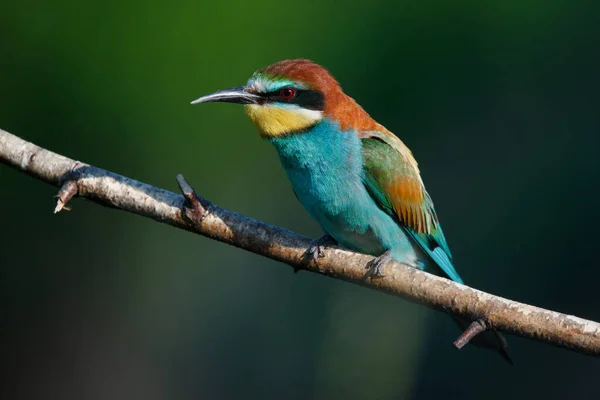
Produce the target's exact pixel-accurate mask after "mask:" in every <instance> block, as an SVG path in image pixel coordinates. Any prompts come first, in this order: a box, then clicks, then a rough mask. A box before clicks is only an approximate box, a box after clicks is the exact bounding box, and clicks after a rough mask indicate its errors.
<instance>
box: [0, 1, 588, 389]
mask: <svg viewBox="0 0 600 400" xmlns="http://www.w3.org/2000/svg"><path fill="white" fill-rule="evenodd" d="M596 8H597V7H596V6H595V5H594V2H591V1H590V2H586V3H584V2H578V1H575V2H571V1H566V0H565V1H553V0H550V1H548V0H546V1H543V0H539V1H534V0H498V1H485V2H483V1H482V2H461V1H459V2H446V1H441V0H440V1H417V0H401V1H398V0H395V1H370V2H365V3H364V4H360V5H359V4H353V3H349V2H344V3H339V2H337V4H336V2H324V1H318V2H313V1H303V2H295V3H291V2H283V1H258V0H257V1H253V2H248V1H224V2H216V1H210V2H209V1H187V0H181V1H179V0H175V1H172V2H160V1H141V0H120V1H112V0H108V1H102V2H91V1H80V2H75V1H65V0H56V1H52V2H50V1H44V0H26V1H21V2H16V1H5V2H3V3H2V4H1V5H0V32H1V33H2V34H1V35H0V93H1V96H0V126H1V127H2V128H3V129H6V130H8V131H10V132H12V133H14V134H17V135H19V136H21V137H23V138H25V139H28V140H31V141H33V142H35V143H37V144H39V145H41V146H44V147H46V148H49V149H51V150H54V151H56V152H58V153H62V154H65V155H67V156H69V157H72V158H75V159H80V160H82V161H85V162H88V163H91V164H94V165H97V166H99V167H102V168H106V169H109V170H111V171H114V172H117V173H120V174H123V175H126V176H130V177H133V178H136V179H139V180H141V181H144V182H147V183H150V184H153V185H156V186H160V187H163V188H167V189H171V190H176V183H175V175H176V174H177V173H183V174H184V175H185V176H186V177H187V178H188V180H189V181H190V182H191V183H192V184H193V185H194V186H195V188H196V189H197V190H198V191H199V192H200V193H201V194H202V195H204V196H205V197H207V198H208V199H210V200H212V201H214V202H216V203H217V204H219V205H221V206H223V207H226V208H228V209H231V210H235V211H237V212H240V213H243V214H246V215H249V216H252V217H254V218H258V219H261V220H264V221H267V222H269V223H272V224H277V225H280V226H283V227H286V228H289V229H292V230H295V231H298V232H301V233H303V234H307V235H311V236H315V237H316V236H318V235H319V234H320V231H319V229H318V227H317V225H316V224H315V223H314V222H312V221H311V220H310V219H309V217H308V215H307V214H306V213H305V212H304V210H303V209H302V208H301V206H300V204H299V203H298V202H297V201H296V199H295V198H294V195H293V193H292V191H291V189H290V188H289V186H288V183H287V181H286V178H285V176H284V173H283V172H282V169H281V168H280V166H279V163H278V159H277V157H276V154H275V151H274V150H273V149H272V148H271V147H270V145H268V143H266V142H263V141H261V140H260V139H259V137H258V135H257V134H256V131H255V129H254V127H253V126H252V125H251V124H250V122H249V121H247V120H246V118H245V116H244V113H243V110H242V108H241V107H239V106H234V105H226V104H207V105H202V106H190V105H189V101H190V100H193V99H195V98H196V97H198V96H200V95H203V94H206V93H209V92H212V91H214V90H217V89H220V88H225V87H230V86H236V85H240V84H243V83H244V82H245V81H246V79H247V78H248V77H249V76H250V74H251V73H252V72H253V71H254V70H256V69H258V68H261V67H263V66H265V65H267V64H270V63H272V62H274V61H277V60H280V59H285V58H297V57H305V58H311V59H313V60H315V61H317V62H319V63H321V64H323V65H325V66H326V67H327V68H328V69H329V70H330V71H331V72H332V73H333V74H334V75H335V76H336V77H337V78H338V79H339V80H340V81H341V82H342V84H343V87H344V89H345V90H346V92H347V93H349V94H350V95H351V96H353V97H355V98H356V99H357V100H358V101H359V103H361V104H362V105H363V106H364V107H365V108H366V109H367V111H369V112H370V113H371V114H372V115H373V116H374V117H375V118H376V119H377V120H378V121H380V122H381V123H383V124H384V125H385V126H386V127H388V128H389V129H390V130H392V131H393V132H395V133H396V134H397V135H398V136H400V137H401V138H402V139H403V140H404V141H405V142H406V143H407V144H408V146H409V147H410V148H411V149H412V150H413V152H414V153H415V155H416V157H417V159H418V161H419V163H420V165H421V169H422V174H423V177H424V179H425V182H426V183H427V188H428V190H429V192H430V194H431V195H432V197H433V199H434V200H435V203H436V207H437V210H438V213H439V215H440V218H441V220H442V223H443V226H444V230H445V232H446V236H447V237H448V241H449V244H450V247H451V249H452V251H453V253H454V256H455V261H456V266H457V269H458V270H459V271H460V273H461V274H462V275H463V277H464V279H465V281H466V282H467V283H468V284H470V285H472V286H474V287H476V288H479V289H482V290H485V291H489V292H491V293H495V294H498V295H502V296H505V297H508V298H511V299H515V300H519V301H523V302H527V303H531V304H535V305H538V306H542V307H545V308H550V309H555V310H558V311H562V312H567V313H572V314H576V315H578V316H581V317H585V318H589V319H593V320H596V321H598V320H600V296H599V290H600V289H599V285H598V282H599V279H600V268H598V248H599V245H598V242H599V240H600V235H599V233H598V232H599V231H598V229H597V225H598V222H600V211H599V210H600V208H599V207H598V205H599V204H600V183H599V182H598V174H599V172H600V160H599V157H598V156H599V154H600V151H599V144H600V141H599V139H598V127H599V126H600V120H599V118H598V108H599V106H600V102H599V100H598V89H599V87H600V85H599V83H600V78H599V74H598V70H599V62H598V61H599V49H600V28H599V26H600V25H599V22H600V21H599V17H598V15H599V14H598V13H597V12H596ZM0 179H1V180H0V183H1V185H0V193H1V194H2V195H1V196H0V274H1V275H0V310H1V315H0V321H1V322H0V334H1V338H0V350H1V357H0V359H1V362H2V367H3V368H2V371H3V372H2V383H1V389H0V390H1V391H2V398H3V399H38V398H45V399H128V400H130V399H228V398H247V399H267V398H277V399H280V398H284V399H310V398H315V399H332V398H357V399H358V398H362V399H407V398H415V399H439V398H461V399H481V398H486V399H507V398H511V399H512V398H514V399H517V398H580V399H597V398H598V396H599V393H600V392H599V388H598V374H599V373H600V361H598V360H597V359H594V358H591V357H587V356H583V355H579V354H575V353H571V352H568V351H566V350H562V349H558V348H554V347H551V346H548V345H543V344H539V343H535V342H530V341H527V340H524V339H520V338H515V337H509V341H510V345H511V347H512V355H513V357H514V359H515V361H516V365H515V366H514V367H512V368H511V367H509V366H508V365H506V364H505V363H504V361H503V360H502V359H501V358H500V357H498V356H496V355H495V354H493V353H489V352H486V351H483V350H479V349H473V348H467V349H465V350H464V351H462V352H457V351H455V350H454V349H453V348H452V346H451V342H452V341H453V340H454V339H455V338H456V336H457V335H458V334H459V332H458V330H457V328H456V327H455V326H454V324H453V322H452V321H451V319H450V318H448V317H447V316H445V315H443V314H441V313H438V312H434V311H431V310H428V309H426V308H424V307H421V306H417V305H413V304H410V303H407V302H405V301H403V300H400V299H397V298H393V297H390V296H387V295H384V294H381V293H378V292H375V291H370V290H367V289H364V288H360V287H356V286H353V285H350V284H346V283H343V282H338V281H335V280H332V279H327V278H324V277H321V276H316V275H311V274H308V273H302V272H301V273H299V274H293V273H292V270H291V268H286V267H284V266H282V265H279V264H277V263H275V262H273V261H270V260H267V259H264V258H261V257H258V256H256V255H252V254H250V253H246V252H244V251H241V250H238V249H235V248H232V247H228V246H226V245H223V244H220V243H216V242H213V241H210V240H208V239H206V238H202V237H198V236H195V235H192V234H189V233H186V232H183V231H179V230H176V229H173V228H171V227H168V226H166V225H161V224H158V223H156V222H153V221H151V220H149V219H144V218H141V217H137V216H134V215H130V214H127V213H124V212H119V211H115V210H110V209H106V208H102V207H100V206H97V205H95V204H92V203H89V202H85V201H83V200H77V199H76V200H74V201H73V202H72V204H71V206H72V207H73V211H71V212H64V213H61V214H60V215H53V214H52V209H53V207H54V199H53V195H55V194H56V189H55V188H52V187H50V186H48V185H46V184H43V183H41V182H39V181H36V180H34V179H32V178H30V177H27V176H25V175H23V174H20V173H18V172H16V171H14V170H12V169H10V168H8V167H6V166H4V165H0Z"/></svg>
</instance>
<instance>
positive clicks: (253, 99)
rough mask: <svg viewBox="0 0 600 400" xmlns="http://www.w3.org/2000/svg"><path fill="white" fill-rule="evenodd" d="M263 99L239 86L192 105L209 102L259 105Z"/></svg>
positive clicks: (221, 91)
mask: <svg viewBox="0 0 600 400" xmlns="http://www.w3.org/2000/svg"><path fill="white" fill-rule="evenodd" d="M261 98H262V97H260V96H257V95H255V94H254V93H250V92H249V91H248V88H247V87H245V86H238V87H234V88H231V89H223V90H219V91H218V92H214V93H212V94H207V95H206V96H202V97H200V98H198V99H196V100H194V101H192V103H191V104H198V103H209V102H218V101H221V102H226V103H238V104H258V102H259V100H260V99H261Z"/></svg>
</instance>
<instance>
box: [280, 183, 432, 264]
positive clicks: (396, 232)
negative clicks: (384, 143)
mask: <svg viewBox="0 0 600 400" xmlns="http://www.w3.org/2000/svg"><path fill="white" fill-rule="evenodd" d="M292 175H293V174H292ZM290 180H291V181H292V185H293V186H294V191H295V192H296V195H297V196H298V199H299V200H300V202H301V203H302V204H303V205H304V207H305V208H306V209H307V211H308V212H309V213H310V215H311V216H312V217H313V218H314V219H315V220H316V221H317V222H318V223H319V224H320V225H321V227H322V228H323V230H325V232H327V233H328V234H329V235H331V236H332V237H333V238H334V239H335V240H336V241H337V242H338V243H339V244H340V245H342V246H344V247H347V248H349V249H353V250H356V251H359V252H361V253H365V254H371V255H375V256H378V255H381V254H383V253H384V252H385V251H387V250H392V257H393V258H394V259H395V260H397V261H400V262H403V263H406V264H409V265H412V266H415V267H421V264H420V263H419V261H418V258H419V257H418V254H417V253H418V247H417V246H416V245H415V244H414V243H413V242H412V241H411V240H410V239H409V238H408V237H407V236H406V234H405V233H404V231H403V230H402V228H400V226H399V225H398V224H397V222H396V221H395V220H394V219H393V218H392V217H390V216H389V215H388V214H386V213H385V212H384V211H382V210H381V209H380V208H379V207H377V205H376V204H375V202H374V201H373V199H372V198H371V196H370V195H369V193H368V192H367V190H366V188H365V187H364V184H363V183H362V179H360V177H355V178H348V179H346V180H345V181H343V183H342V182H341V183H340V184H339V185H331V184H330V185H325V186H322V185H314V184H313V185H310V186H309V185H304V184H298V183H299V181H301V180H297V179H294V178H292V179H290ZM309 187H310V189H309Z"/></svg>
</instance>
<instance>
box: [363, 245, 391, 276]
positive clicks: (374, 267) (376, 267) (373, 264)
mask: <svg viewBox="0 0 600 400" xmlns="http://www.w3.org/2000/svg"><path fill="white" fill-rule="evenodd" d="M390 261H392V251H391V250H388V251H386V252H385V253H383V254H382V255H380V256H379V257H377V258H375V259H373V260H372V261H369V263H367V266H366V268H367V269H368V271H367V276H370V277H371V278H383V277H385V275H384V274H383V270H382V269H383V267H384V266H385V264H387V263H389V262H390Z"/></svg>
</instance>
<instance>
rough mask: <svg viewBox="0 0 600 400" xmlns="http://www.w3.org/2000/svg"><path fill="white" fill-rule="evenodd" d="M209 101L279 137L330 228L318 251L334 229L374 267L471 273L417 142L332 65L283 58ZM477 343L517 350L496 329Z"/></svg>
mask: <svg viewBox="0 0 600 400" xmlns="http://www.w3.org/2000/svg"><path fill="white" fill-rule="evenodd" d="M204 102H228V103H240V104H244V105H245V108H246V114H247V115H248V117H250V119H251V120H252V122H254V123H255V124H256V126H257V127H258V131H259V133H260V135H261V136H262V137H263V138H264V139H266V140H268V141H269V142H271V143H272V144H273V145H274V146H275V149H276V150H277V152H278V153H279V158H280V160H281V164H282V166H283V168H284V169H285V172H286V174H287V177H288V179H289V180H290V182H291V184H292V188H293V189H294V192H295V193H296V196H297V197H298V199H299V200H300V202H301V203H302V205H303V206H304V208H306V210H307V211H308V213H309V214H310V215H311V216H312V218H314V219H315V220H316V221H317V222H318V223H319V224H320V225H321V227H322V228H323V230H324V231H325V232H326V235H327V236H325V237H323V238H321V239H318V240H317V241H315V245H314V246H313V249H312V251H314V256H315V257H318V254H319V252H320V246H322V245H324V243H325V242H326V239H328V238H333V239H334V240H335V242H337V243H339V244H340V245H342V246H344V247H347V248H349V249H353V250H356V251H359V252H362V253H366V254H371V255H374V256H377V258H376V261H375V262H374V263H373V264H372V272H373V275H374V276H377V275H382V274H381V270H380V269H381V267H382V266H383V265H384V264H385V263H386V262H388V261H389V260H390V259H394V260H396V261H398V262H400V263H403V264H406V265H409V266H411V267H414V268H418V269H421V270H426V271H429V272H433V273H436V274H439V275H443V276H445V277H447V278H450V279H452V280H453V281H456V282H460V283H462V282H463V281H462V279H461V278H460V276H459V275H458V273H457V272H456V270H455V269H454V266H453V264H452V255H451V253H450V249H449V248H448V244H447V243H446V238H445V237H444V233H443V232H442V228H441V226H440V223H439V220H438V217H437V215H436V212H435V209H434V207H433V202H432V201H431V198H430V197H429V194H428V193H427V191H426V190H425V186H424V185H423V181H422V180H421V176H420V174H419V168H418V166H417V162H416V161H415V159H414V157H413V155H412V153H411V151H410V150H409V149H408V147H406V145H405V144H404V143H403V142H402V141H401V140H400V139H399V138H397V137H396V136H395V135H394V134H392V133H391V132H390V131H388V130H387V129H386V128H385V127H383V125H381V124H379V123H377V122H376V121H375V120H374V119H373V118H371V117H370V116H369V114H367V112H366V111H365V110H363V109H362V107H361V106H359V105H358V104H357V103H356V101H354V100H353V99H352V98H351V97H349V96H348V95H346V94H345V93H344V92H343V91H342V88H341V87H340V85H339V84H338V82H337V81H336V80H335V78H333V76H331V74H329V72H328V71H327V70H326V69H325V68H323V67H321V66H320V65H317V64H315V63H313V62H311V61H309V60H304V59H298V60H285V61H280V62H277V63H275V64H272V65H270V66H268V67H266V68H264V69H261V70H259V71H257V72H255V73H254V75H252V77H251V78H250V80H249V81H248V83H247V84H246V86H239V87H235V88H231V89H226V90H220V91H218V92H215V93H213V94H209V95H207V96H203V97H200V98H199V99H197V100H194V101H193V102H192V104H197V103H204ZM459 324H461V325H463V326H464V321H459ZM472 342H473V343H474V344H476V345H480V346H483V347H488V348H494V349H496V350H498V351H499V352H500V353H501V354H502V355H503V356H504V357H505V358H507V359H509V358H508V355H507V352H506V341H505V340H504V338H503V337H502V336H500V334H499V333H497V332H490V331H488V332H485V333H483V334H480V335H479V336H477V337H476V338H475V339H474V340H473V341H472ZM509 360H510V359H509Z"/></svg>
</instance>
